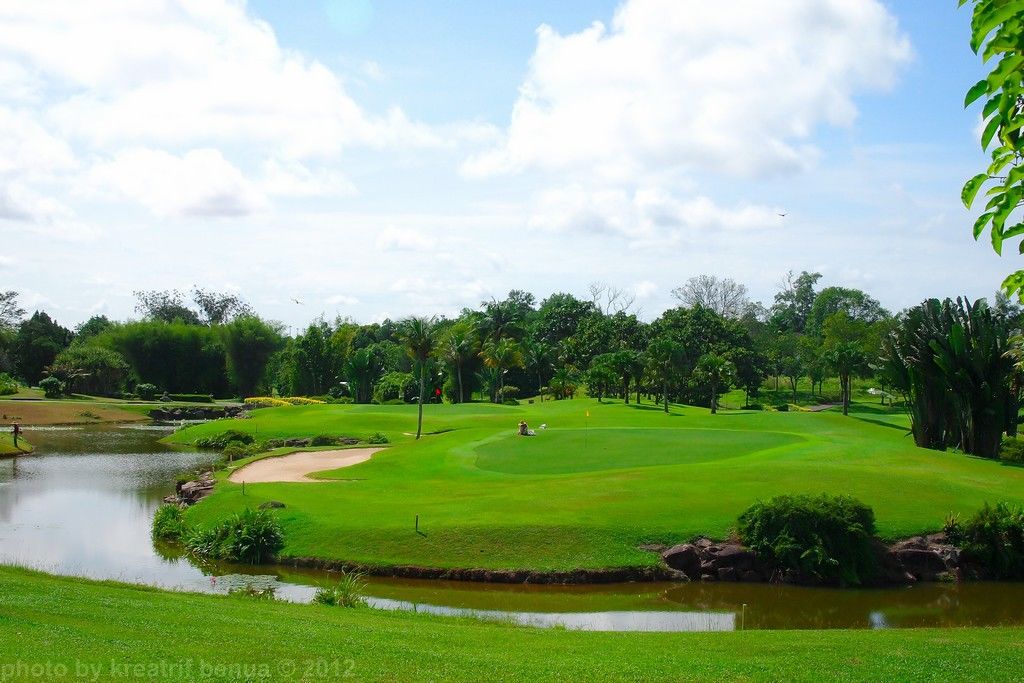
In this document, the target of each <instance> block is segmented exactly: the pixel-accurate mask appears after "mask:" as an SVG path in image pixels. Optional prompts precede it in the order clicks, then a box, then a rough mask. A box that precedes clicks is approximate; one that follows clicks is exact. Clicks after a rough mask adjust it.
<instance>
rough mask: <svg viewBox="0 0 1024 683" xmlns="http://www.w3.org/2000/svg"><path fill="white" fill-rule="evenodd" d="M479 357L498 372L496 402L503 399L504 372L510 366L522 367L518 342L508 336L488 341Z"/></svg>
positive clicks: (521, 354) (521, 353)
mask: <svg viewBox="0 0 1024 683" xmlns="http://www.w3.org/2000/svg"><path fill="white" fill-rule="evenodd" d="M480 357H481V358H482V359H483V361H484V365H485V366H487V367H489V368H493V369H494V370H496V371H497V373H498V377H497V379H498V387H497V397H496V398H495V400H496V401H497V402H498V403H501V402H502V401H504V400H505V399H504V396H503V394H502V389H503V388H504V386H505V373H506V372H508V371H509V370H511V369H512V368H521V367H523V352H522V350H521V349H520V348H519V344H518V343H517V342H516V341H515V340H514V339H510V338H507V337H506V338H502V339H501V340H500V341H497V342H494V341H488V342H487V343H485V344H484V348H483V350H482V351H481V352H480Z"/></svg>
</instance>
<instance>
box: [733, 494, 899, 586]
mask: <svg viewBox="0 0 1024 683" xmlns="http://www.w3.org/2000/svg"><path fill="white" fill-rule="evenodd" d="M738 531H739V535H740V538H742V539H743V542H744V543H745V544H746V545H747V546H748V547H749V548H751V549H752V550H754V551H755V552H757V553H759V554H762V555H764V556H765V557H767V558H769V559H771V560H774V561H775V562H778V563H779V564H780V565H781V566H782V567H784V568H785V569H788V570H791V571H794V572H796V573H797V574H798V575H799V576H804V577H808V578H813V579H815V580H817V581H823V582H833V583H840V584H844V585H851V586H857V585H861V584H863V583H867V582H870V581H872V580H873V579H874V578H875V577H876V576H877V574H878V569H879V568H878V562H877V559H876V557H875V554H874V551H873V548H872V538H873V536H874V533H875V515H874V513H873V512H872V511H871V508H869V507H868V506H867V505H864V504H863V503H861V502H860V501H858V500H856V499H854V498H850V497H848V496H829V495H820V496H806V495H804V496H778V497H776V498H772V499H771V500H769V501H767V502H759V503H756V504H754V505H753V506H751V507H750V508H749V509H748V510H747V511H746V512H744V513H743V514H742V515H741V516H740V519H739V529H738Z"/></svg>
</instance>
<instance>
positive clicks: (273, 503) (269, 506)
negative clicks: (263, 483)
mask: <svg viewBox="0 0 1024 683" xmlns="http://www.w3.org/2000/svg"><path fill="white" fill-rule="evenodd" d="M285 507H287V506H286V505H285V504H284V503H282V502H281V501H279V500H268V501H267V502H265V503H260V510H280V509H282V508H285Z"/></svg>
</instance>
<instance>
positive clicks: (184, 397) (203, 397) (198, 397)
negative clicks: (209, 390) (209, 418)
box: [166, 394, 213, 403]
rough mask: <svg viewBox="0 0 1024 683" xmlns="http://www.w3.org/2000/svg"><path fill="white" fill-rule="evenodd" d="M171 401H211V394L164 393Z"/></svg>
mask: <svg viewBox="0 0 1024 683" xmlns="http://www.w3.org/2000/svg"><path fill="white" fill-rule="evenodd" d="M166 396H167V398H168V399H169V400H171V401H178V402H180V403H213V396H212V395H210V394H166Z"/></svg>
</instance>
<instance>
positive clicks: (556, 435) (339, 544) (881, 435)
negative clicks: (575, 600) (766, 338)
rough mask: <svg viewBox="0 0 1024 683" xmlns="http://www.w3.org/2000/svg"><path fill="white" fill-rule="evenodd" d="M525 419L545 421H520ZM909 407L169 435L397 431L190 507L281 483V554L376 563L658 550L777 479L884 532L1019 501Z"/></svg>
mask: <svg viewBox="0 0 1024 683" xmlns="http://www.w3.org/2000/svg"><path fill="white" fill-rule="evenodd" d="M871 410H875V409H874V408H871ZM588 415H589V416H588ZM861 418H863V419H861ZM882 418H884V419H882ZM520 419H526V420H527V421H528V422H529V423H530V425H531V426H533V427H539V425H540V424H542V423H543V424H547V425H548V429H546V430H543V431H538V435H537V436H536V437H532V438H524V437H518V436H516V424H517V423H518V422H519V420H520ZM900 421H903V422H904V423H905V417H903V416H900V415H887V414H882V415H878V414H862V415H861V416H860V417H857V416H850V417H843V416H842V415H841V414H838V413H836V412H832V411H830V412H826V413H803V412H790V413H775V412H771V413H760V412H749V411H748V412H740V411H736V412H731V413H729V412H727V413H722V414H719V415H710V414H708V411H707V410H706V409H698V408H684V407H678V406H673V407H672V412H671V413H670V414H669V415H665V414H664V413H663V412H661V411H660V410H659V409H657V408H656V407H654V406H650V405H644V406H640V407H637V406H633V405H631V406H624V405H622V404H621V403H605V404H598V403H597V402H596V401H592V400H576V401H559V402H546V403H544V404H534V405H522V406H517V407H510V406H491V405H480V404H474V405H466V406H428V407H427V409H426V422H425V429H426V431H428V432H442V433H437V434H432V435H429V436H425V437H424V438H423V439H422V440H421V441H419V442H415V441H414V440H413V439H412V438H411V437H409V436H407V434H408V433H410V432H412V431H414V430H415V408H414V407H413V406H303V407H298V406H296V407H289V408H277V409H265V410H258V411H255V412H254V413H253V416H252V417H251V418H249V419H247V420H237V421H218V422H215V423H209V424H205V425H200V426H198V427H195V428H192V429H188V430H185V431H182V432H178V433H177V434H175V435H174V436H173V437H171V438H172V440H175V441H177V442H180V443H189V442H191V441H192V440H194V439H196V438H199V437H201V436H205V435H208V434H213V433H218V432H220V431H223V430H225V429H227V428H233V429H241V430H245V431H249V432H252V433H254V434H256V435H257V437H258V438H259V439H267V438H276V437H285V436H311V435H315V434H321V433H324V434H346V435H355V436H366V435H369V434H371V433H374V432H378V431H382V432H385V433H387V434H388V435H389V436H390V437H391V438H392V440H393V441H394V442H395V443H394V445H393V446H392V447H391V448H388V449H387V450H385V451H383V452H381V453H378V454H377V455H375V456H374V457H373V459H372V460H370V461H369V462H366V463H362V464H359V465H355V466H353V467H348V468H345V469H340V470H336V471H334V472H329V473H324V474H322V475H320V476H321V477H325V478H327V479H334V481H327V482H325V483H296V484H274V483H267V484H250V485H248V486H246V487H245V488H244V491H243V488H242V486H241V485H239V484H233V483H230V482H225V481H222V482H221V483H220V484H218V487H217V490H216V492H215V493H214V495H212V496H211V497H210V498H208V499H206V500H204V501H203V502H201V503H200V504H199V505H197V506H195V507H194V508H192V509H191V510H190V512H189V517H190V519H191V520H192V521H193V522H195V523H198V524H209V523H211V522H213V521H214V520H216V519H219V518H222V517H224V516H226V515H228V514H229V513H231V512H233V511H236V510H239V509H242V508H244V507H247V506H248V507H254V506H256V505H259V504H260V503H262V502H264V501H267V500H278V501H281V502H283V503H285V504H286V505H287V507H286V508H285V509H283V510H281V511H280V512H279V513H278V514H279V516H280V519H281V520H282V522H283V524H284V527H285V532H286V539H287V543H286V546H285V548H284V552H283V555H284V556H285V557H316V558H324V559H334V560H343V561H354V562H359V563H363V564H369V565H418V566H428V567H446V568H455V567H458V568H486V569H533V570H547V571H550V570H571V569H576V568H587V569H598V568H609V567H642V566H653V565H655V564H657V563H658V562H659V561H660V560H659V558H658V557H657V555H656V554H654V553H651V552H647V551H644V550H641V549H639V548H638V546H639V545H641V544H644V543H673V542H678V541H681V540H686V539H689V538H692V537H694V536H697V535H701V534H706V535H710V536H713V537H718V538H721V537H724V536H726V535H727V534H728V533H729V531H730V529H731V528H732V526H733V525H734V523H735V520H736V517H737V516H738V515H739V514H740V513H741V512H742V511H743V510H745V509H746V508H747V507H748V506H749V505H751V504H752V503H754V502H755V501H757V500H759V499H765V498H770V497H772V496H775V495H778V494H782V493H820V492H830V493H837V494H838V493H845V494H850V495H854V496H856V497H858V498H860V499H861V500H863V501H864V502H866V503H868V504H869V505H871V506H872V507H873V508H874V510H875V513H876V516H877V519H878V527H879V531H880V533H881V534H882V535H883V536H885V537H889V538H895V537H902V536H908V535H911V534H915V533H921V532H926V531H932V530H936V529H938V528H940V527H941V525H942V522H943V519H944V518H945V516H946V515H947V514H949V513H950V512H959V513H963V514H968V513H970V512H972V511H974V510H976V509H977V508H979V507H980V506H981V505H982V504H983V503H984V502H985V501H986V500H987V501H995V500H1008V501H1011V502H1015V503H1024V468H1015V467H1007V466H1003V465H1001V464H1000V463H998V462H990V461H985V460H980V459H977V458H969V457H966V456H963V455H960V454H956V453H952V452H949V453H938V452H935V451H928V450H923V449H918V448H916V447H915V446H914V445H913V441H912V439H910V438H909V437H908V436H907V435H906V428H905V426H902V425H901V424H900ZM417 515H418V516H419V518H420V533H417V532H416V530H415V526H414V525H415V519H416V516H417Z"/></svg>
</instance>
